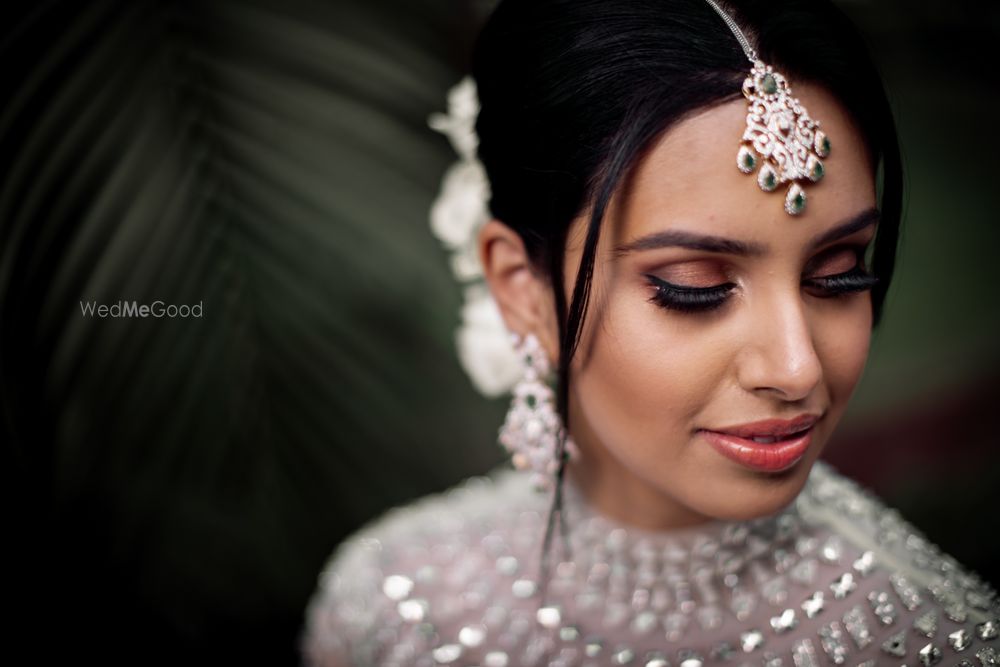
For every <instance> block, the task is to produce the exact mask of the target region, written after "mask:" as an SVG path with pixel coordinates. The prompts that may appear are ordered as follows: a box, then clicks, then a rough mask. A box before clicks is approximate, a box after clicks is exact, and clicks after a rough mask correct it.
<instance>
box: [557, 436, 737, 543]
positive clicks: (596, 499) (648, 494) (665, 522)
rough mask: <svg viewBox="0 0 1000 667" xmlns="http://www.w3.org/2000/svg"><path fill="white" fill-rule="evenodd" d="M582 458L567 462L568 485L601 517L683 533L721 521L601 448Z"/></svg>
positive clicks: (585, 454)
mask: <svg viewBox="0 0 1000 667" xmlns="http://www.w3.org/2000/svg"><path fill="white" fill-rule="evenodd" d="M592 450H597V451H592ZM581 459H582V460H580V461H571V462H569V463H567V468H566V480H565V483H566V484H567V485H568V486H570V487H571V488H570V489H569V492H570V493H578V494H579V495H580V500H581V501H582V502H583V503H585V504H586V505H587V506H588V507H589V508H590V509H591V510H592V511H593V512H595V513H597V514H600V515H603V516H605V517H607V518H609V519H612V520H613V521H615V522H618V523H621V524H624V525H626V526H632V527H634V528H639V529H642V530H654V531H671V530H683V529H685V528H693V527H697V526H703V525H706V524H710V523H716V522H717V521H718V520H717V519H716V518H715V517H712V516H708V515H705V514H701V513H699V512H697V511H695V510H693V509H691V508H690V507H688V506H686V505H684V504H683V503H681V502H679V501H678V500H677V499H676V498H673V497H671V496H669V495H667V494H665V493H664V492H663V491H662V490H660V489H656V488H654V487H652V486H651V485H650V484H648V483H647V482H645V481H643V480H642V479H641V478H639V477H637V476H636V475H634V474H633V473H631V472H630V471H628V470H626V469H624V468H623V467H622V466H621V464H620V462H618V461H617V460H615V459H614V457H612V456H610V455H609V454H608V453H607V452H605V451H604V450H603V449H601V448H598V447H591V448H588V449H587V451H586V452H585V453H584V455H583V456H582V457H581Z"/></svg>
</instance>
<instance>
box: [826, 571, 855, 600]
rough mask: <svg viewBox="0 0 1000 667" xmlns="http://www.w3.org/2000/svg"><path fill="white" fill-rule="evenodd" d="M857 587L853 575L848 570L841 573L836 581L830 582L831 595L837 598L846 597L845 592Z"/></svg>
mask: <svg viewBox="0 0 1000 667" xmlns="http://www.w3.org/2000/svg"><path fill="white" fill-rule="evenodd" d="M857 587H858V585H857V584H856V583H854V575H853V574H851V573H850V572H845V573H843V574H842V575H840V577H838V578H837V580H836V581H834V582H833V583H832V584H830V590H831V591H833V597H835V598H837V599H838V600H840V599H842V598H845V597H847V594H848V593H850V592H851V591H853V590H854V589H855V588H857Z"/></svg>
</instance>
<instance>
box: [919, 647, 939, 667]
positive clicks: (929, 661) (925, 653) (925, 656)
mask: <svg viewBox="0 0 1000 667" xmlns="http://www.w3.org/2000/svg"><path fill="white" fill-rule="evenodd" d="M918 655H919V656H920V664H921V665H923V666H924V667H931V665H936V664H937V663H939V662H941V649H939V648H938V647H937V646H935V645H934V644H927V645H926V646H924V647H923V648H922V649H920V651H919V652H918Z"/></svg>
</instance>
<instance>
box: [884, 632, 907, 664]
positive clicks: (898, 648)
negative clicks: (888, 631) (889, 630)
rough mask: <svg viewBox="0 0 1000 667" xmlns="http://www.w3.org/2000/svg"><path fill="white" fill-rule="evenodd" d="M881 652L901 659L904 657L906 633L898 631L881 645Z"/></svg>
mask: <svg viewBox="0 0 1000 667" xmlns="http://www.w3.org/2000/svg"><path fill="white" fill-rule="evenodd" d="M882 650H883V651H885V652H886V653H888V654H889V655H894V656H896V657H897V658H902V657H903V656H904V655H906V631H905V630H900V631H899V632H897V633H896V634H894V635H892V636H891V637H889V638H888V639H887V640H885V641H884V642H883V643H882Z"/></svg>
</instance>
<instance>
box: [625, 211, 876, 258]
mask: <svg viewBox="0 0 1000 667" xmlns="http://www.w3.org/2000/svg"><path fill="white" fill-rule="evenodd" d="M878 219H879V212H878V209H877V208H874V207H872V208H869V209H867V210H864V211H862V212H861V213H858V214H857V215H854V216H852V217H850V218H848V219H847V220H845V221H844V222H842V223H840V224H839V225H837V226H836V227H832V228H830V229H828V230H826V231H824V232H820V233H819V234H817V235H816V236H814V237H813V238H812V239H811V240H810V241H809V244H808V248H809V250H815V249H816V248H819V247H820V246H823V245H826V244H827V243H831V242H833V241H837V240H839V239H842V238H844V237H845V236H850V235H851V234H854V233H855V232H859V231H861V230H862V229H865V228H867V227H870V226H871V225H874V224H875V223H877V222H878ZM671 247H676V248H688V249H689V250H701V251H704V252H718V253H725V254H729V255H740V256H744V257H759V256H761V255H764V254H766V253H767V246H766V245H763V244H760V243H756V242H753V241H739V240H737V239H730V238H726V237H723V236H712V235H709V234H696V233H694V232H686V231H683V230H679V229H668V230H665V231H662V232H654V233H652V234H649V235H647V236H643V237H640V238H638V239H636V240H634V241H631V242H629V243H625V244H622V245H619V246H616V247H615V248H614V250H613V252H614V255H615V256H616V257H620V256H622V255H626V254H628V253H631V252H636V251H640V250H653V249H656V248H671Z"/></svg>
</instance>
